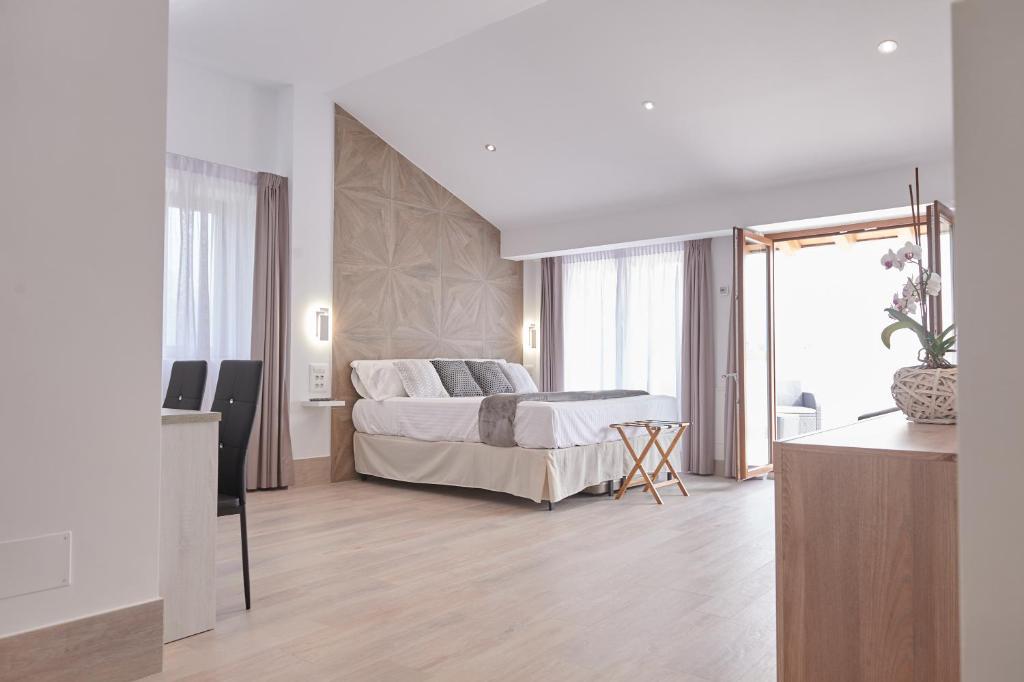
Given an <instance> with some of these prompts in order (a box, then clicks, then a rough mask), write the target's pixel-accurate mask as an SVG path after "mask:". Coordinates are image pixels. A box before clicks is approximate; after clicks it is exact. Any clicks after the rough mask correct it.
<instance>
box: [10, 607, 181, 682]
mask: <svg viewBox="0 0 1024 682" xmlns="http://www.w3.org/2000/svg"><path fill="white" fill-rule="evenodd" d="M163 634H164V602H163V599H154V600H153V601H150V602H146V603H144V604H137V605H135V606H128V607H125V608H123V609H115V610H113V611H107V612H106V613H100V614H97V615H95V616H87V617H85V618H79V619H77V620H72V621H68V622H67V623H60V624H58V625H51V626H48V627H44V628H39V629H38V630H30V631H28V632H23V633H21V634H17V635H11V636H9V637H3V638H0V680H20V681H21V682H34V681H36V680H40V681H42V680H46V682H91V681H93V680H95V681H96V682H129V681H130V680H137V679H139V678H142V677H146V676H147V675H152V674H154V673H158V672H160V671H161V670H162V669H163V639H164V637H163Z"/></svg>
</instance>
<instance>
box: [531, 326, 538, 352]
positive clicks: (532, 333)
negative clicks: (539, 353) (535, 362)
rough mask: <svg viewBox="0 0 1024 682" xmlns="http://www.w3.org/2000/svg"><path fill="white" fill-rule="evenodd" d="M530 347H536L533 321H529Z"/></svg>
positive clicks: (535, 329) (533, 348) (534, 348)
mask: <svg viewBox="0 0 1024 682" xmlns="http://www.w3.org/2000/svg"><path fill="white" fill-rule="evenodd" d="M529 337H530V348H531V350H536V349H537V325H536V324H534V323H533V322H531V323H530V334H529Z"/></svg>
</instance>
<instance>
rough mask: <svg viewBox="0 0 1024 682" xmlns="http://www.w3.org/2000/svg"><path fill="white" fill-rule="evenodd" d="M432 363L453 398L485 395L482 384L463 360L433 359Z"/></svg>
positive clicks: (445, 388)
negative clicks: (478, 382)
mask: <svg viewBox="0 0 1024 682" xmlns="http://www.w3.org/2000/svg"><path fill="white" fill-rule="evenodd" d="M430 364H432V365H433V366H434V369H436V370H437V376H439V377H440V378H441V383H442V384H444V390H446V391H448V395H450V396H451V397H453V398H462V397H465V396H475V395H483V394H484V392H483V391H481V390H480V386H479V385H478V384H477V383H476V381H474V380H473V375H472V374H470V373H469V368H468V367H466V363H465V361H463V360H431V361H430Z"/></svg>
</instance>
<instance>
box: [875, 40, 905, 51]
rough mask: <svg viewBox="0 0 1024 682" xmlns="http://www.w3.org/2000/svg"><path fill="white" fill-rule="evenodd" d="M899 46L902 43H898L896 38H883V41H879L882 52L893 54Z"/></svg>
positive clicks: (879, 49)
mask: <svg viewBox="0 0 1024 682" xmlns="http://www.w3.org/2000/svg"><path fill="white" fill-rule="evenodd" d="M899 47H900V44H899V43H897V42H896V41H895V40H883V41H882V42H880V43H878V51H879V52H881V53H882V54H892V53H893V52H895V51H896V50H898V49H899Z"/></svg>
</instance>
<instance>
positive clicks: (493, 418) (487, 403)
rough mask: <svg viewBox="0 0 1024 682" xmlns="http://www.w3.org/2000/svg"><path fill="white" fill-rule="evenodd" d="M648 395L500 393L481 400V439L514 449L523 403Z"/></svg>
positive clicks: (626, 392) (572, 392)
mask: <svg viewBox="0 0 1024 682" xmlns="http://www.w3.org/2000/svg"><path fill="white" fill-rule="evenodd" d="M638 395H647V391H624V390H617V391H559V392H556V393H499V394H497V395H489V396H487V397H486V398H484V399H483V400H482V401H481V402H480V440H481V442H483V443H486V444H487V445H497V446H498V447H502V448H511V447H515V445H516V437H515V421H516V410H518V409H519V403H521V402H523V401H524V400H526V401H530V402H547V403H563V402H575V401H577V400H607V399H609V398H632V397H634V396H638Z"/></svg>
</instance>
